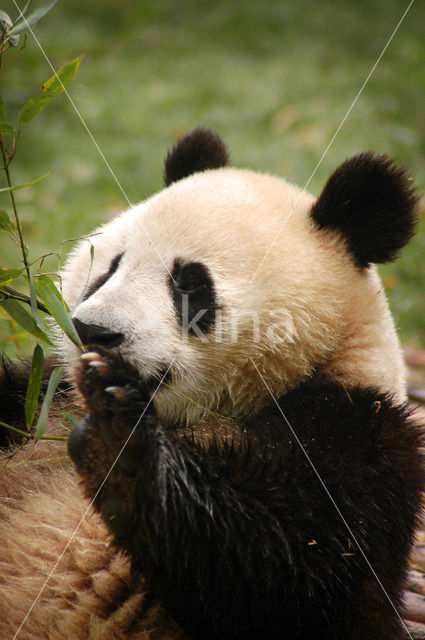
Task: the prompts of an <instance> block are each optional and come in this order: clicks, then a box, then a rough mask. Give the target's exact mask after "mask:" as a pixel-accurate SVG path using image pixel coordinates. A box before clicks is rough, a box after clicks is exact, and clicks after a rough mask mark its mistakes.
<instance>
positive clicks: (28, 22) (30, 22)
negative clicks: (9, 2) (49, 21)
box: [7, 0, 58, 36]
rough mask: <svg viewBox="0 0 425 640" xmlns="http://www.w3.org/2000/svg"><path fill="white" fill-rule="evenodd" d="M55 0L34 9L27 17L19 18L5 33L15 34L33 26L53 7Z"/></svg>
mask: <svg viewBox="0 0 425 640" xmlns="http://www.w3.org/2000/svg"><path fill="white" fill-rule="evenodd" d="M57 1H58V0H51V2H49V3H48V4H46V5H45V6H44V7H40V9H37V10H36V11H34V13H31V14H30V15H29V16H28V18H23V19H22V20H19V22H17V23H16V24H15V26H14V27H12V29H10V30H9V31H8V34H7V35H8V36H15V35H17V34H18V33H23V32H24V31H26V30H27V29H29V28H30V27H32V26H34V25H35V24H36V23H37V22H38V21H39V20H41V18H43V17H44V16H45V15H46V14H47V13H49V11H51V10H52V9H53V7H54V6H55V4H56V2H57ZM27 6H28V5H27ZM26 8H27V7H26Z"/></svg>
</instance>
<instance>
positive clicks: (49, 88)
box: [19, 56, 83, 124]
mask: <svg viewBox="0 0 425 640" xmlns="http://www.w3.org/2000/svg"><path fill="white" fill-rule="evenodd" d="M82 59H83V56H79V57H78V58H75V60H72V61H71V62H69V63H68V64H66V65H65V66H64V67H62V69H59V71H58V72H57V73H55V74H54V75H53V76H52V77H51V78H50V79H49V80H47V82H45V83H44V85H43V95H41V96H40V97H39V98H31V100H28V102H27V103H26V105H25V106H24V108H23V109H22V111H21V113H20V114H19V122H21V123H22V124H25V123H27V122H29V121H30V120H32V119H33V118H34V117H35V116H36V115H37V114H38V113H40V111H43V109H45V108H46V107H47V105H48V104H49V102H51V100H53V99H54V98H56V96H58V95H59V94H60V93H62V91H63V90H64V89H65V87H66V86H67V85H68V84H69V83H70V82H71V80H72V78H73V77H74V76H75V74H76V73H77V70H78V67H79V66H80V63H81V60H82Z"/></svg>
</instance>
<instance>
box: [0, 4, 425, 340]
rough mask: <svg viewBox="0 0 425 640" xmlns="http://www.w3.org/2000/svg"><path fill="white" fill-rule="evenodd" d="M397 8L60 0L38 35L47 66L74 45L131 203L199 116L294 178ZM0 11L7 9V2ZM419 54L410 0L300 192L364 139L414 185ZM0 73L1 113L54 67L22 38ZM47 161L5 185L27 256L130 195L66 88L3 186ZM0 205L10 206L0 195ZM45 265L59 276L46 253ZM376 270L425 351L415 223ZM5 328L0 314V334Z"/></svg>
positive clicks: (424, 245)
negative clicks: (12, 195) (22, 186)
mask: <svg viewBox="0 0 425 640" xmlns="http://www.w3.org/2000/svg"><path fill="white" fill-rule="evenodd" d="M20 1H21V4H23V2H22V0H20ZM18 3H19V2H18ZM41 4H45V2H33V4H32V6H33V7H34V8H35V7H37V6H40V5H41ZM407 4H408V2H407V0H403V1H401V0H357V1H356V2H355V3H354V2H351V1H349V0H346V1H343V0H340V1H339V2H335V0H322V2H320V3H317V2H315V1H314V0H305V1H296V0H264V1H263V2H258V0H214V2H211V1H210V0H208V1H205V0H179V1H178V2H176V1H175V0H143V2H137V1H136V0H109V1H108V0H102V1H100V0H90V2H87V0H85V1H84V2H83V1H82V0H72V2H69V1H68V2H66V1H65V0H59V2H58V4H57V5H56V7H55V8H54V9H53V11H52V12H51V13H50V14H49V15H48V16H47V17H45V18H44V19H43V20H42V21H41V22H40V24H39V25H38V27H37V29H36V35H37V37H38V38H39V41H40V43H41V44H42V46H43V48H44V50H45V51H46V53H47V55H48V56H49V58H50V59H51V61H52V63H53V65H54V66H55V68H58V67H60V66H62V65H63V64H65V63H66V62H67V61H69V60H70V59H72V58H75V57H76V56H78V55H79V54H81V53H82V52H84V53H85V59H84V61H83V63H82V65H81V67H80V70H79V72H78V74H77V76H76V78H75V79H74V81H73V83H72V84H71V85H70V94H71V95H72V98H73V100H74V101H75V104H76V105H77V107H78V109H79V111H80V112H81V114H82V116H83V118H84V119H85V121H86V123H87V126H88V128H89V129H90V131H91V132H92V133H93V136H94V137H95V139H96V141H97V143H98V144H99V146H100V148H101V149H102V151H103V153H104V154H105V156H106V158H107V160H108V162H109V164H110V166H111V167H112V169H113V171H114V172H115V173H116V175H117V178H118V180H119V181H120V183H121V185H122V187H123V189H124V191H125V193H126V194H127V197H128V199H129V200H130V201H131V202H137V201H139V200H141V199H143V198H145V197H146V196H148V195H149V194H151V193H152V192H153V191H156V190H158V189H160V188H161V186H162V162H163V157H164V155H165V150H166V149H167V147H169V146H170V145H171V143H172V142H173V140H174V139H175V138H176V137H178V136H179V135H181V134H183V133H185V132H186V131H187V130H189V129H191V128H193V127H195V126H197V125H199V124H205V125H208V126H211V127H213V128H216V129H217V130H218V131H220V133H221V134H222V135H223V137H224V139H225V140H226V142H227V143H228V144H229V147H230V149H231V152H232V161H233V164H234V165H236V166H243V167H245V166H246V167H250V168H253V169H257V170H260V171H267V172H271V173H276V174H279V175H282V176H284V177H286V178H287V179H288V180H290V181H292V182H295V183H297V184H299V185H301V186H303V185H304V184H305V183H306V182H307V180H308V179H309V177H310V175H311V173H312V171H313V169H314V167H315V166H316V164H317V162H318V160H319V158H320V157H321V155H322V153H323V151H324V149H325V148H326V146H327V145H328V143H329V141H330V139H331V138H332V136H333V134H334V132H335V131H336V129H337V127H338V126H339V124H340V122H341V120H342V118H343V117H344V115H345V114H346V112H347V110H348V108H349V107H350V105H351V103H352V101H353V99H354V97H355V96H356V94H357V92H358V91H359V89H360V87H361V85H362V84H363V82H364V80H365V79H366V77H367V75H368V73H369V71H370V69H371V68H372V66H373V64H374V63H375V61H376V59H377V57H378V55H379V54H380V52H381V51H382V49H383V47H384V45H385V44H386V42H387V40H388V38H389V36H390V35H391V33H392V32H393V30H394V28H395V26H396V25H397V23H398V21H399V20H400V18H401V16H402V15H403V13H404V11H405V9H406V8H407ZM0 9H3V10H5V11H6V12H8V13H10V15H11V16H15V15H16V9H15V8H14V3H13V1H11V0H0ZM424 60H425V9H424V5H423V3H421V2H420V0H416V2H415V3H414V4H413V6H412V8H411V10H410V11H409V13H408V14H407V16H406V18H405V20H404V22H403V24H402V25H401V27H400V29H399V31H398V32H397V34H396V35H395V37H394V39H393V41H392V42H391V44H390V45H389V47H388V50H387V52H386V53H385V55H384V56H383V58H382V60H381V62H380V64H379V65H378V67H377V69H376V71H375V73H374V74H373V76H372V78H371V79H370V81H369V83H368V84H367V86H366V88H365V90H364V92H363V93H362V95H361V97H360V99H359V101H358V102H357V104H356V106H355V107H354V109H353V110H352V112H351V113H350V115H349V117H348V118H347V121H346V122H345V124H344V126H343V127H342V129H341V131H340V133H339V134H338V136H337V138H336V139H335V141H334V143H333V145H332V147H331V149H330V150H329V152H328V153H327V155H326V157H325V158H324V160H323V162H322V163H321V165H320V167H319V169H318V170H317V172H316V174H315V175H314V178H313V179H312V181H311V183H310V184H309V190H310V191H312V192H313V193H315V194H318V193H319V192H320V189H321V187H322V186H323V184H324V182H325V181H326V179H327V177H328V176H329V174H330V173H331V172H332V171H333V170H334V168H335V167H336V166H337V165H338V164H339V163H340V162H341V161H343V160H344V159H345V158H347V157H348V156H350V155H352V154H354V153H357V152H359V151H363V150H365V149H373V150H375V151H377V152H386V153H388V154H389V155H391V156H393V157H395V158H396V159H397V160H398V161H400V162H402V163H404V164H406V165H407V166H408V167H409V168H410V170H411V171H412V173H413V175H414V176H415V178H416V181H417V184H418V187H419V189H420V190H421V191H422V192H423V191H424V190H425V118H424V105H425V74H424ZM0 74H1V75H0V83H1V84H0V86H1V93H2V96H3V99H4V101H5V103H6V106H7V109H8V120H12V121H13V119H14V118H16V116H17V114H18V113H19V111H20V109H21V107H22V106H23V104H24V103H25V101H26V100H27V99H28V98H30V97H34V96H37V95H39V94H40V90H41V89H40V88H41V84H42V83H43V82H44V81H45V80H47V78H49V77H50V76H51V70H50V69H49V67H48V65H47V63H46V61H45V59H44V57H43V55H42V53H41V52H40V50H39V48H38V47H37V45H36V43H35V42H34V41H33V40H32V38H29V40H28V43H27V47H26V49H25V50H24V51H23V52H22V53H20V54H19V56H17V58H16V59H15V60H13V61H12V62H11V63H10V64H8V65H7V66H6V67H5V68H3V69H2V70H1V71H0ZM50 169H53V175H52V176H51V177H50V178H49V179H47V180H45V181H44V182H42V183H40V184H38V185H36V186H34V187H32V188H29V189H26V190H22V191H20V192H17V194H16V195H17V200H18V205H19V210H20V212H21V217H22V221H23V230H24V235H25V238H26V240H27V242H28V244H29V246H30V251H31V255H32V257H37V256H39V255H41V254H44V253H47V252H49V251H58V250H59V248H60V247H61V245H60V242H61V241H63V240H64V239H66V238H72V237H76V236H80V235H83V234H86V233H88V232H90V231H91V230H92V229H93V227H94V226H96V225H97V224H98V223H100V222H101V221H104V220H106V219H108V218H110V217H111V216H113V215H114V214H115V213H116V212H117V211H119V210H120V209H122V208H123V207H125V206H126V204H127V203H126V200H125V198H124V196H123V194H122V193H121V191H120V189H119V188H118V186H117V184H116V182H115V181H114V179H113V178H112V176H111V174H110V173H109V171H108V169H107V167H106V166H105V163H104V162H103V160H102V158H101V157H100V155H99V153H98V151H97V150H96V148H95V146H94V145H93V143H92V142H91V140H90V138H89V136H88V135H87V132H86V131H85V129H84V128H83V126H82V124H81V122H80V120H79V119H78V117H77V116H76V114H75V112H74V110H73V108H72V106H71V104H70V103H69V102H68V100H67V99H66V97H65V96H61V97H60V98H58V99H57V100H56V101H54V102H53V103H52V105H50V106H49V107H48V108H47V109H46V111H45V112H43V113H42V114H40V115H39V116H37V118H36V119H35V120H34V121H33V122H32V123H30V124H28V125H26V126H25V128H24V130H23V131H22V135H21V139H20V142H19V147H18V153H17V157H16V160H15V161H14V163H13V165H12V167H11V170H12V177H13V180H14V182H15V183H16V182H23V181H27V180H29V179H32V178H34V177H36V176H38V175H40V174H42V173H45V172H46V171H49V170H50ZM0 179H1V180H2V179H3V176H2V177H1V178H0ZM0 186H3V184H1V185H0ZM0 208H1V209H6V210H8V211H10V207H9V201H8V197H7V195H5V194H0ZM0 242H1V243H2V244H1V261H0V262H1V266H16V262H17V260H18V259H19V254H18V251H17V249H16V247H14V246H13V245H12V243H10V242H8V241H7V238H6V236H5V235H4V234H3V235H2V236H0ZM67 247H69V245H68V244H66V245H62V254H63V255H64V254H65V252H66V248H67ZM47 267H48V269H49V268H50V269H51V270H56V269H57V261H56V259H54V258H50V259H49V260H48V261H47ZM381 273H382V274H383V276H384V282H385V284H386V286H387V290H388V293H389V297H390V301H391V305H392V309H393V312H394V314H395V317H396V321H397V324H398V326H399V328H400V332H401V335H402V338H403V341H404V342H405V343H409V344H412V345H422V346H425V314H424V310H425V288H424V282H425V220H422V222H421V225H420V230H419V234H418V235H417V237H416V238H415V240H414V241H413V242H412V243H411V244H410V245H409V247H408V248H406V249H405V250H404V251H403V254H402V258H401V260H400V261H399V262H397V263H396V264H394V265H388V266H385V267H383V268H382V269H381ZM8 330H9V329H8V326H7V323H6V321H5V320H3V321H1V322H0V339H1V338H2V336H3V337H4V336H5V335H6V334H7V332H8Z"/></svg>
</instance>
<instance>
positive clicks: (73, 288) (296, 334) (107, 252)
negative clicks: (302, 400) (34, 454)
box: [63, 168, 405, 421]
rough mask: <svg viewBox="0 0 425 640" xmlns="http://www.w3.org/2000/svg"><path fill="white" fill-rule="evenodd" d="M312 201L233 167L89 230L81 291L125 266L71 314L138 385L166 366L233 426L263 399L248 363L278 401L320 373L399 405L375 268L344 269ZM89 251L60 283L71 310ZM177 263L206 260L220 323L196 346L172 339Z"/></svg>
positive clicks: (67, 351) (178, 332)
mask: <svg viewBox="0 0 425 640" xmlns="http://www.w3.org/2000/svg"><path fill="white" fill-rule="evenodd" d="M313 202H314V199H313V197H312V196H310V195H309V194H306V193H302V192H301V191H300V190H299V189H298V188H297V187H294V186H292V185H289V184H287V183H286V182H284V181H283V180H280V179H278V178H274V177H271V176H266V175H259V174H255V173H252V172H249V171H240V170H236V169H228V168H226V169H219V170H215V171H208V172H205V173H200V174H195V175H193V176H190V177H189V178H187V179H185V180H182V181H180V182H177V183H175V184H173V185H171V186H170V187H169V188H167V189H164V190H163V191H162V192H160V193H159V194H157V195H155V196H153V197H152V198H150V199H149V200H147V201H146V202H144V203H142V204H140V205H138V206H137V207H134V208H132V209H130V210H129V211H127V212H125V213H124V214H122V215H121V216H119V217H118V218H117V219H115V220H113V221H112V222H111V223H109V224H107V225H104V226H103V227H101V228H100V229H99V230H98V233H99V235H96V236H94V237H93V238H92V243H93V245H94V263H93V267H92V271H91V274H90V283H92V282H93V281H94V280H96V278H97V277H99V276H100V275H102V274H104V273H107V272H108V270H109V267H110V264H111V261H112V260H113V259H114V258H115V257H116V256H117V255H118V254H121V253H122V254H123V256H122V259H121V262H120V264H119V266H118V268H117V270H116V272H115V273H114V274H113V275H112V276H111V277H110V278H109V279H108V280H107V281H106V282H105V283H104V284H103V286H101V287H100V288H99V289H98V290H97V291H95V292H94V293H93V294H92V295H91V296H90V297H89V298H87V299H86V300H85V301H83V302H82V303H81V304H80V305H79V306H78V307H77V308H75V309H74V311H73V317H76V318H78V319H79V320H81V321H82V322H85V323H86V324H96V325H101V326H105V327H107V328H109V329H111V330H113V331H117V332H120V333H123V334H124V341H123V343H122V345H121V346H120V347H119V351H120V352H121V354H122V355H123V357H124V358H127V359H128V360H130V361H131V362H132V363H133V364H134V365H135V366H136V367H137V369H138V371H140V375H141V376H151V375H152V374H155V373H158V372H159V371H160V370H161V369H162V368H163V367H164V366H165V367H166V366H168V365H169V364H171V363H173V365H172V373H173V378H172V384H173V386H174V387H175V388H176V389H177V390H178V391H180V392H182V393H183V394H184V395H185V396H189V397H190V398H192V399H193V400H195V401H196V403H198V404H201V405H202V406H206V407H209V408H215V409H218V410H222V411H226V412H227V413H232V414H233V415H235V414H243V413H244V412H246V411H247V410H252V409H254V408H255V407H256V406H258V405H260V404H262V403H264V402H265V400H266V398H267V393H268V392H267V390H266V389H265V388H264V387H263V384H262V382H261V380H260V379H259V376H258V373H257V371H256V370H255V368H254V366H253V364H252V360H253V361H254V362H255V363H256V365H257V366H258V368H259V369H260V370H261V371H262V374H263V375H264V377H265V379H266V380H267V382H268V384H269V386H270V388H271V390H272V392H273V393H274V394H275V395H277V396H279V395H281V394H282V393H284V392H285V391H286V390H287V389H288V388H289V387H293V386H295V385H296V384H298V383H299V382H300V381H302V380H303V379H305V378H306V377H307V376H308V375H310V374H311V373H312V372H313V371H314V370H319V371H320V372H321V373H322V374H323V375H324V377H326V378H330V379H333V380H338V381H340V382H342V383H343V384H345V385H347V386H352V385H356V384H360V385H362V386H365V385H373V386H375V387H377V388H379V389H380V390H383V391H390V392H392V393H394V394H395V395H396V397H397V399H399V400H404V398H405V391H404V368H403V364H402V359H401V355H400V348H399V344H398V340H397V337H396V333H395V330H394V326H393V322H392V319H391V316H390V313H389V310H388V306H387V303H386V299H385V295H384V293H383V291H382V286H381V283H380V281H379V278H378V276H377V275H376V272H375V270H374V268H371V269H368V270H365V271H363V272H359V271H358V270H357V269H356V268H355V267H354V264H353V261H352V259H351V257H350V256H349V254H348V252H347V251H346V249H345V246H344V243H343V241H342V240H341V239H340V238H338V237H337V236H336V235H334V234H332V233H329V232H323V231H318V230H317V229H315V228H314V227H313V224H312V223H311V221H310V218H309V215H308V212H309V210H310V208H311V206H312V204H313ZM273 241H276V242H275V245H274V247H273V250H272V251H271V252H270V254H269V256H268V257H267V259H266V261H265V262H264V264H263V265H262V267H261V269H260V270H259V271H258V273H257V275H256V277H255V278H254V280H253V281H252V282H250V281H251V278H252V276H253V274H254V273H255V272H256V270H257V267H258V265H259V264H260V263H261V261H262V260H263V257H264V255H265V254H266V252H267V250H268V249H269V247H270V245H271V243H272V242H273ZM89 249H90V247H89V244H88V242H87V241H83V242H82V243H81V244H80V245H79V246H78V247H77V248H76V250H75V251H74V252H73V254H72V255H71V257H70V258H69V260H68V263H67V265H66V268H65V271H64V274H63V292H64V297H65V299H66V300H67V302H68V304H69V305H70V307H71V308H72V307H73V306H74V305H75V304H76V302H77V300H78V298H79V296H80V294H81V290H82V289H83V287H84V284H85V282H86V280H87V275H88V272H89V266H90V251H89ZM158 254H159V255H158ZM176 258H181V259H183V260H184V261H187V262H192V261H193V262H202V263H203V264H204V265H205V266H206V267H207V268H208V270H209V272H210V274H211V275H212V278H213V281H214V286H215V290H216V294H217V298H218V302H219V305H220V315H219V316H218V317H217V319H216V325H215V327H213V328H212V330H211V331H210V332H209V333H208V334H206V336H205V340H203V339H200V338H197V337H192V336H191V337H190V338H189V340H188V339H187V336H184V335H182V329H181V326H180V323H179V321H178V319H177V317H176V312H175V309H174V305H173V300H172V297H171V294H170V288H169V277H170V276H169V271H170V272H171V271H172V268H173V263H174V260H175V259H176ZM167 269H168V271H167ZM63 352H64V357H65V359H66V360H67V361H68V363H69V365H70V366H71V367H72V361H73V358H74V357H75V356H77V355H78V353H77V350H76V349H75V347H74V346H73V345H71V344H69V343H68V342H67V343H65V342H64V344H63ZM251 358H252V360H251ZM155 402H156V405H157V408H158V410H159V411H160V413H162V414H163V415H164V416H170V415H172V416H173V417H175V416H176V414H177V415H178V416H179V417H180V418H183V417H188V419H189V421H190V420H191V419H192V417H193V418H195V417H196V416H197V415H198V414H199V409H198V407H197V406H196V405H193V404H189V405H188V401H187V400H186V399H184V398H182V396H179V395H176V394H175V393H174V392H173V391H171V390H170V389H166V388H163V389H162V390H161V391H160V392H159V393H158V394H157V396H156V397H155Z"/></svg>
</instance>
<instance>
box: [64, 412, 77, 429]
mask: <svg viewBox="0 0 425 640" xmlns="http://www.w3.org/2000/svg"><path fill="white" fill-rule="evenodd" d="M62 416H63V417H64V418H65V419H66V420H68V422H69V423H70V424H71V426H72V428H74V427H76V426H77V424H78V423H79V422H80V420H81V418H79V417H78V416H74V415H72V414H71V413H63V414H62ZM63 426H64V427H65V425H63ZM67 428H68V427H65V429H67Z"/></svg>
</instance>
